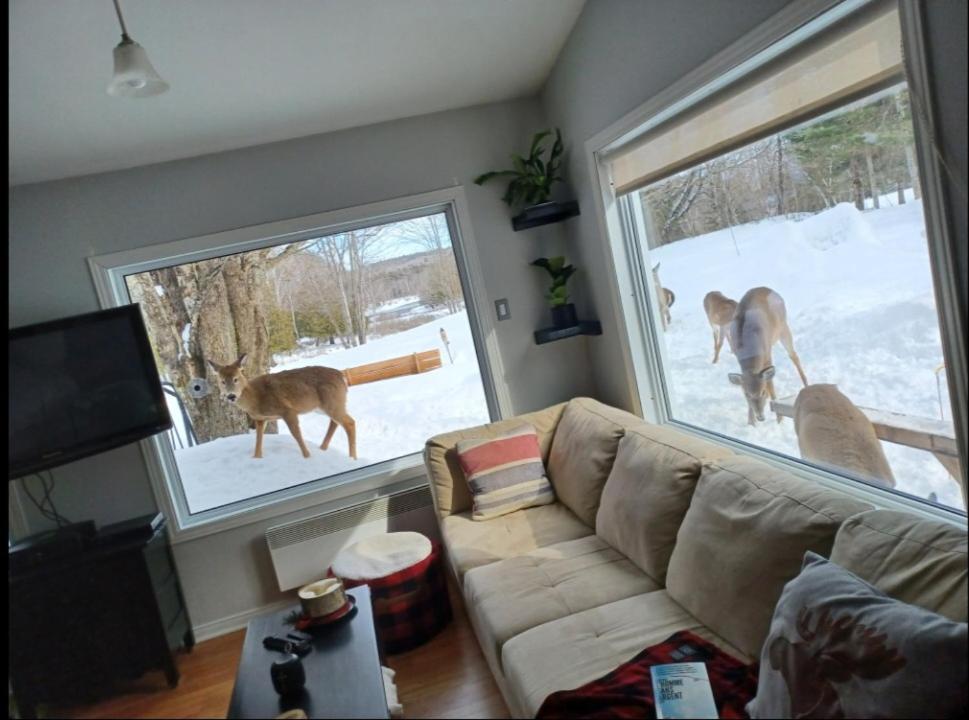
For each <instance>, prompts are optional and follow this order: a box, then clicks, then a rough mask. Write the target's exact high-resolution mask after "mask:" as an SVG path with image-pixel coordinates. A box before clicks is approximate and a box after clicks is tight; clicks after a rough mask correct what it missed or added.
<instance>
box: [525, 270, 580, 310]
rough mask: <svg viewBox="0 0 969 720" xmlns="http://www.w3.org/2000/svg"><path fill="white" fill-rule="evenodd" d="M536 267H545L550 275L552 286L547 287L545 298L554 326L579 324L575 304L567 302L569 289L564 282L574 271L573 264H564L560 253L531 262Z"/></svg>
mask: <svg viewBox="0 0 969 720" xmlns="http://www.w3.org/2000/svg"><path fill="white" fill-rule="evenodd" d="M532 265H535V266H536V267H540V268H545V270H546V272H548V274H549V275H551V276H552V287H551V288H549V291H548V293H547V294H546V295H545V299H546V300H548V304H549V307H551V308H552V324H553V325H554V326H555V327H558V328H563V327H572V326H574V325H578V324H579V320H578V317H576V314H575V305H573V304H572V303H570V302H569V291H568V288H566V286H565V284H566V282H568V279H569V278H570V277H572V275H573V273H575V266H573V265H566V264H565V258H564V257H562V256H561V255H559V256H556V257H553V258H539V259H538V260H535V261H533V262H532Z"/></svg>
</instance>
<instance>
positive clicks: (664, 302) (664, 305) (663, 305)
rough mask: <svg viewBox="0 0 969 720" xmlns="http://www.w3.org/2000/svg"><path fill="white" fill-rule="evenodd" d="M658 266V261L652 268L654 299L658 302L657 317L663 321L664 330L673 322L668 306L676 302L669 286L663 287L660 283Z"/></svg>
mask: <svg viewBox="0 0 969 720" xmlns="http://www.w3.org/2000/svg"><path fill="white" fill-rule="evenodd" d="M659 266H660V263H656V267H654V268H653V284H654V285H655V286H656V300H657V302H658V303H659V318H660V321H661V322H662V323H663V329H664V330H665V329H666V328H667V327H669V324H670V323H671V322H673V316H672V315H670V308H671V307H672V306H673V303H674V302H676V295H674V294H673V291H672V290H670V289H669V288H665V287H663V285H662V283H660V281H659Z"/></svg>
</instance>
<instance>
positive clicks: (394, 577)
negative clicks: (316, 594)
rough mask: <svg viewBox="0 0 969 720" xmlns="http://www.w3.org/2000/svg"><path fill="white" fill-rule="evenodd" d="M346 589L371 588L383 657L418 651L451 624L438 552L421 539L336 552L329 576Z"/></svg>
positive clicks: (404, 537)
mask: <svg viewBox="0 0 969 720" xmlns="http://www.w3.org/2000/svg"><path fill="white" fill-rule="evenodd" d="M327 574H328V575H330V576H331V577H338V578H340V580H342V581H343V584H344V586H346V587H348V588H352V587H356V586H358V585H367V586H369V587H370V595H371V599H372V601H373V614H374V623H375V625H376V629H377V637H378V638H379V639H380V644H381V646H382V648H383V651H384V653H386V654H388V655H393V654H395V653H401V652H404V651H406V650H410V649H412V648H415V647H417V646H418V645H422V644H423V643H425V642H427V641H428V640H430V639H431V638H432V637H434V636H435V635H436V634H437V633H438V632H440V630H441V629H442V628H443V627H444V626H445V625H447V624H448V622H450V620H451V602H450V600H449V599H448V590H447V579H446V576H445V571H444V566H443V563H442V558H441V547H440V545H438V544H436V543H431V541H430V540H428V539H427V538H426V537H424V536H423V535H421V534H420V533H412V532H399V533H387V534H385V535H379V536H376V537H372V538H364V539H363V540H360V541H359V542H357V543H354V544H353V545H350V546H349V547H346V548H344V549H343V550H341V551H340V553H339V554H338V555H337V557H336V558H334V560H333V564H332V565H331V566H330V569H329V571H328V573H327Z"/></svg>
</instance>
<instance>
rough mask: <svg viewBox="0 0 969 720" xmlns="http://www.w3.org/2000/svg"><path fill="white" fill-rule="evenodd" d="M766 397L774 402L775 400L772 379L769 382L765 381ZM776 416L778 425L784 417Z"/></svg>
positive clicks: (775, 395) (775, 394)
mask: <svg viewBox="0 0 969 720" xmlns="http://www.w3.org/2000/svg"><path fill="white" fill-rule="evenodd" d="M767 395H768V396H769V397H770V399H771V400H776V399H777V393H775V392H774V379H773V378H771V379H770V380H768V381H767ZM776 415H777V422H778V423H781V422H783V421H784V416H783V415H781V414H780V413H776Z"/></svg>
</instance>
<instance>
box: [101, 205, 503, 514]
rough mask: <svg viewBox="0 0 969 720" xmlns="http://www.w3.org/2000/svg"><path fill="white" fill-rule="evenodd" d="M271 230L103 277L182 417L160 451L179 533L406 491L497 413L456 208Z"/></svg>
mask: <svg viewBox="0 0 969 720" xmlns="http://www.w3.org/2000/svg"><path fill="white" fill-rule="evenodd" d="M442 193H443V194H445V195H454V194H455V193H454V192H453V191H442ZM438 194H440V193H438ZM431 195H435V196H436V195H437V194H431ZM462 197H463V196H462ZM389 203H390V205H391V206H400V205H401V201H389ZM378 205H380V206H381V207H382V206H383V204H378ZM359 214H360V215H361V216H363V217H371V216H370V215H368V213H367V212H366V209H361V210H360V213H359ZM338 215H339V217H341V218H342V217H344V216H345V215H346V214H345V213H343V212H342V211H339V212H338ZM314 219H315V218H310V219H304V220H306V222H307V223H308V224H310V225H312V221H313V220H314ZM296 222H298V221H286V222H284V223H281V224H280V223H277V224H276V225H287V227H286V228H282V229H283V230H288V229H289V227H288V225H289V224H292V223H296ZM264 228H267V229H266V230H265V232H266V233H267V236H266V238H265V239H260V238H259V237H258V234H259V232H260V228H255V229H247V230H244V231H230V232H229V233H226V234H224V235H228V236H231V237H230V238H229V239H233V238H235V237H236V236H240V235H241V236H244V235H245V234H249V235H250V236H253V239H249V240H242V241H241V242H230V243H228V244H226V243H224V242H223V240H224V238H220V237H216V236H210V238H201V239H199V240H198V244H199V245H200V247H201V248H202V249H195V250H192V251H191V252H182V250H183V249H184V248H183V245H184V244H185V243H184V241H183V242H182V243H175V244H173V246H171V247H168V248H167V249H166V248H162V249H159V250H157V251H156V253H155V254H154V255H155V256H154V257H152V256H151V255H152V253H151V250H150V249H148V250H145V251H136V252H135V253H134V255H136V256H137V257H128V256H127V255H126V257H124V258H115V257H113V256H112V257H109V258H107V259H105V258H99V259H96V260H95V262H94V265H95V267H101V268H105V267H106V268H109V269H108V270H106V271H105V272H104V273H103V275H104V277H105V278H106V280H107V282H105V283H104V285H106V286H109V287H110V290H109V291H106V292H105V293H103V294H108V292H110V294H111V296H112V300H113V301H114V302H117V303H125V302H137V303H139V304H140V307H141V310H142V313H143V316H144V319H145V323H146V327H147V329H148V333H149V337H150V340H151V344H152V347H153V350H154V353H155V360H156V364H157V366H158V372H159V376H160V378H161V380H162V383H163V388H164V389H165V391H166V393H167V397H168V402H169V409H170V411H171V415H172V417H173V419H174V428H173V429H172V430H171V431H170V432H169V433H168V434H167V435H166V436H164V437H159V438H156V439H155V443H154V448H155V450H156V452H157V455H158V459H159V463H158V468H159V469H160V471H161V472H162V473H163V474H164V475H165V480H166V486H167V489H168V492H169V493H170V495H171V509H173V510H174V511H175V513H176V515H177V516H178V518H179V521H180V522H179V524H180V526H181V527H182V528H184V527H190V526H193V525H198V524H199V523H202V522H211V521H212V520H217V519H219V518H222V517H225V516H226V514H227V513H228V514H230V515H231V514H237V513H238V512H239V511H246V510H252V509H258V508H266V507H267V506H268V505H269V504H272V503H276V502H277V501H281V500H285V499H287V498H294V497H298V495H295V496H294V494H293V493H294V492H306V491H326V490H327V488H337V487H338V486H341V487H347V486H349V485H353V484H355V483H357V482H358V481H359V480H368V483H365V484H364V485H362V486H360V487H361V488H363V489H368V488H369V489H373V488H377V487H380V484H379V481H380V478H386V481H384V482H385V483H386V482H396V481H399V480H400V479H401V477H402V475H403V476H410V475H414V473H409V472H408V469H409V468H413V469H415V470H416V469H417V468H418V467H419V465H420V455H419V453H420V451H421V450H422V448H423V446H424V443H425V441H426V440H427V439H428V438H429V437H431V436H433V435H436V434H438V433H442V432H446V431H449V430H454V429H457V428H461V427H467V426H469V425H477V424H482V423H486V422H489V421H490V420H491V419H493V418H496V417H497V415H498V412H499V410H498V404H497V398H496V393H495V391H494V386H493V384H492V383H491V382H490V377H491V373H490V371H489V359H488V358H489V353H488V351H487V349H486V347H485V342H484V341H483V337H484V336H485V333H483V332H482V329H481V327H480V325H479V321H478V318H477V316H476V314H475V313H474V301H473V294H472V293H470V292H469V291H468V283H469V282H471V273H470V267H471V266H470V265H469V263H468V261H467V260H468V259H467V257H466V256H465V255H464V254H463V252H462V248H461V247H460V244H459V243H458V241H457V239H456V238H461V235H460V234H459V231H458V224H457V215H456V210H455V204H454V203H453V202H452V203H445V204H443V205H442V204H441V203H438V204H437V207H435V206H431V207H428V208H426V209H423V210H421V209H415V210H405V211H403V212H391V213H387V214H385V215H383V216H376V217H372V219H371V220H369V221H368V220H358V221H351V222H349V223H347V222H339V223H334V224H332V225H331V224H328V225H325V226H323V227H321V229H320V231H318V232H313V231H312V230H300V231H297V232H289V231H286V232H280V233H278V239H277V240H276V241H273V239H272V236H273V235H276V232H275V230H277V229H278V228H276V227H275V226H274V227H270V226H264ZM213 237H214V238H215V239H214V240H213ZM240 239H241V237H240ZM207 244H208V245H212V246H213V248H214V249H206V248H205V247H204V246H205V245H207ZM176 246H177V247H176ZM169 253H170V254H169ZM129 255H130V254H129ZM166 255H167V257H166ZM146 258H150V259H146ZM129 260H134V262H129ZM96 277H98V274H97V273H96ZM415 477H416V476H415ZM375 480H376V481H378V482H377V484H374V482H372V481H375ZM359 491H361V490H358V492H359ZM341 494H344V495H345V494H347V492H342V493H341Z"/></svg>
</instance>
